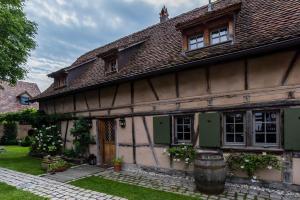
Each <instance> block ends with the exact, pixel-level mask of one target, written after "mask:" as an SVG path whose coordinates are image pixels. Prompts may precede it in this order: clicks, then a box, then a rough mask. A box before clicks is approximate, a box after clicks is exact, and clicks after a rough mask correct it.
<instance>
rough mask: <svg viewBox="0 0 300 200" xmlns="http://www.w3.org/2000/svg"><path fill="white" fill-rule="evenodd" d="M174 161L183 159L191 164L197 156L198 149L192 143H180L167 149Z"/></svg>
mask: <svg viewBox="0 0 300 200" xmlns="http://www.w3.org/2000/svg"><path fill="white" fill-rule="evenodd" d="M165 153H168V156H170V157H171V158H172V159H173V161H176V162H179V161H183V162H185V164H187V165H189V164H191V163H192V162H193V161H194V160H195V157H196V151H195V149H194V148H193V146H191V145H179V146H175V147H171V148H169V149H166V150H165Z"/></svg>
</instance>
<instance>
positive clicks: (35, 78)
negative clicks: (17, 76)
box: [25, 56, 72, 91]
mask: <svg viewBox="0 0 300 200" xmlns="http://www.w3.org/2000/svg"><path fill="white" fill-rule="evenodd" d="M71 62H72V61H71V60H65V61H57V60H52V59H46V58H37V57H35V56H32V57H31V58H30V59H29V60H28V63H27V65H26V68H27V69H28V71H29V73H28V74H27V77H26V79H25V80H26V81H29V82H34V83H37V84H38V85H39V87H40V90H41V91H43V90H45V89H47V87H49V85H50V84H51V83H52V82H53V79H51V78H49V77H48V76H47V74H49V73H51V72H54V71H57V70H59V69H61V68H63V67H67V66H69V65H70V64H71Z"/></svg>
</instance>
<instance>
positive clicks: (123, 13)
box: [25, 0, 208, 90]
mask: <svg viewBox="0 0 300 200" xmlns="http://www.w3.org/2000/svg"><path fill="white" fill-rule="evenodd" d="M207 2H208V0H27V1H26V4H25V12H26V14H27V16H28V18H29V19H30V20H33V21H35V22H36V23H37V24H38V26H39V29H38V35H37V37H36V40H37V44H38V46H37V48H36V49H35V50H34V51H32V53H31V57H30V59H29V60H28V63H27V65H26V67H27V68H28V70H29V73H28V75H27V78H26V80H27V81H31V82H36V83H38V85H39V87H40V89H41V90H45V89H46V88H47V87H48V86H49V85H50V84H51V82H52V80H51V79H49V78H47V74H48V73H50V72H53V71H56V70H58V69H61V68H64V67H67V66H69V65H70V64H71V63H72V62H74V61H75V59H76V58H77V57H79V56H80V55H82V54H84V53H85V52H87V51H90V50H92V49H94V48H97V47H100V46H102V45H104V44H106V43H109V42H112V41H114V40H116V39H118V38H120V37H122V36H125V35H129V34H130V33H133V32H136V31H139V30H140V29H143V28H145V27H148V26H151V25H153V24H155V23H158V22H159V15H158V14H159V12H160V10H161V8H162V6H163V5H166V6H167V8H168V10H169V14H170V17H174V16H176V15H178V14H181V13H183V12H186V11H189V10H191V9H194V8H196V7H200V6H202V5H203V4H206V3H207Z"/></svg>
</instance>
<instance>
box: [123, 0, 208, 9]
mask: <svg viewBox="0 0 300 200" xmlns="http://www.w3.org/2000/svg"><path fill="white" fill-rule="evenodd" d="M123 1H125V2H144V3H147V4H150V5H152V6H155V7H161V6H162V5H166V6H167V7H174V8H180V7H182V6H184V7H189V6H190V5H193V6H202V5H203V4H205V3H207V2H208V0H123Z"/></svg>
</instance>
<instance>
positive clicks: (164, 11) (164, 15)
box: [159, 6, 169, 22]
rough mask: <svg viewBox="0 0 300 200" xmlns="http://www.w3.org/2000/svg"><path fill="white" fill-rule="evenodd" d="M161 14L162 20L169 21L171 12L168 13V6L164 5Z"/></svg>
mask: <svg viewBox="0 0 300 200" xmlns="http://www.w3.org/2000/svg"><path fill="white" fill-rule="evenodd" d="M159 16H160V22H165V21H168V19H169V13H168V9H167V8H166V6H164V7H163V8H162V9H161V11H160V14H159Z"/></svg>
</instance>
